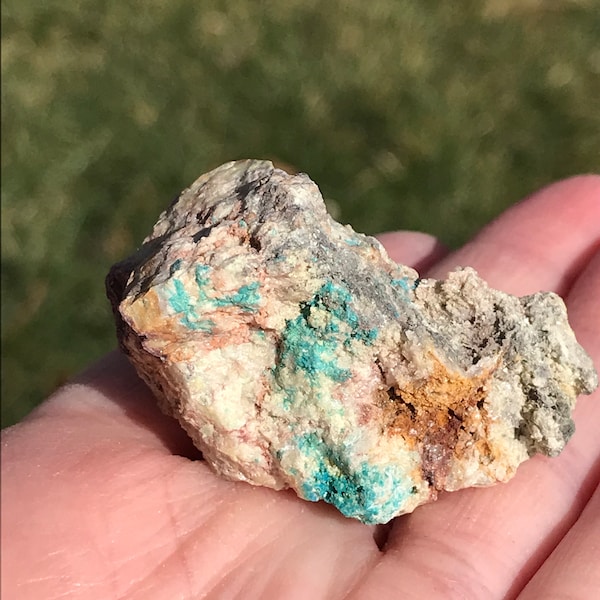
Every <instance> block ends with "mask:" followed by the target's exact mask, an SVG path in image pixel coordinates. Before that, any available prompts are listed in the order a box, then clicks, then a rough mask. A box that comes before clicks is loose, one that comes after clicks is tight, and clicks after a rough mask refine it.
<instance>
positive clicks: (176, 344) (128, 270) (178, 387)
mask: <svg viewBox="0 0 600 600" xmlns="http://www.w3.org/2000/svg"><path fill="white" fill-rule="evenodd" d="M107 290H108V295H109V297H110V299H111V302H112V304H113V308H114V312H115V317H116V321H117V328H118V336H119V340H120V344H121V347H122V349H123V350H124V351H125V352H126V353H127V354H128V355H129V358H130V360H131V361H132V363H133V364H134V366H135V368H136V369H137V371H138V373H139V374H140V376H141V377H142V378H143V379H144V380H145V381H146V382H147V383H148V385H149V386H150V387H151V388H152V390H153V391H154V393H155V395H156V396H157V398H158V400H159V402H160V404H161V406H162V408H163V410H164V411H166V412H167V413H168V414H170V415H173V416H174V417H176V418H177V419H179V422H180V423H181V425H182V426H183V428H184V429H185V430H186V431H187V433H188V434H189V435H190V436H191V437H192V439H193V441H194V442H195V444H196V445H197V446H198V448H200V450H201V451H202V454H203V456H204V458H205V460H206V461H207V462H208V463H209V464H210V465H211V466H212V468H213V469H214V470H215V471H216V472H217V473H219V474H221V475H222V476H224V477H226V478H228V479H233V480H241V481H246V482H249V483H252V484H255V485H262V486H268V487H271V488H275V489H282V488H293V489H294V490H295V491H296V493H297V494H298V496H300V497H301V498H304V499H306V500H312V501H316V500H324V501H326V502H329V503H331V504H333V505H335V506H336V507H337V508H338V509H339V510H340V511H341V512H342V513H343V514H344V515H346V516H349V517H355V518H357V519H360V520H361V521H363V522H365V523H384V522H387V521H389V520H390V519H391V518H392V517H395V516H396V515H399V514H402V513H406V512H409V511H412V510H413V509H414V508H415V507H417V506H418V505H420V504H423V503H425V502H428V501H430V500H433V499H435V498H436V496H437V493H438V491H440V490H457V489H460V488H464V487H467V486H481V485H489V484H492V483H495V482H498V481H506V480H507V479H509V478H510V477H511V476H512V475H513V474H514V472H515V470H516V468H517V466H518V465H519V464H520V463H521V462H523V461H524V460H526V459H527V458H528V457H530V456H532V455H534V454H536V453H543V454H547V455H550V456H553V455H556V454H558V453H559V452H560V451H561V450H562V449H563V447H564V445H565V443H566V441H567V440H568V438H569V437H570V436H571V434H572V433H573V422H572V420H571V416H570V413H571V410H572V409H573V406H574V403H575V399H576V396H577V395H578V394H579V393H581V392H588V393H589V392H591V391H592V390H593V389H594V388H595V386H596V385H597V375H596V373H595V371H594V368H593V365H592V362H591V360H590V359H589V357H588V356H587V355H586V354H585V352H584V351H583V350H582V348H581V347H580V346H579V345H578V344H577V342H576V340H575V337H574V335H573V332H572V331H571V329H570V328H569V325H568V322H567V315H566V310H565V306H564V304H563V302H562V301H561V299H560V298H559V297H558V296H556V295H554V294H552V293H539V294H534V295H532V296H526V297H524V298H516V297H514V296H509V295H507V294H504V293H502V292H499V291H495V290H493V289H490V288H489V287H488V286H487V285H486V284H485V282H484V281H482V280H481V279H480V278H479V277H478V276H477V274H476V273H475V271H473V270H472V269H470V268H465V269H458V270H456V271H454V272H452V273H451V274H450V275H449V277H448V279H447V280H445V281H435V280H431V279H420V278H419V276H418V274H417V273H416V272H415V271H414V270H413V269H411V268H409V267H406V266H403V265H397V264H395V263H393V262H392V261H391V260H390V259H389V258H388V257H387V255H386V253H385V251H384V249H383V248H382V246H381V245H380V244H379V242H377V241H376V240H375V239H373V238H371V237H367V236H364V235H361V234H359V233H355V232H354V231H353V230H352V229H351V228H350V227H349V226H342V225H340V224H339V223H337V222H335V221H333V220H332V219H331V218H330V217H329V215H328V214H327V212H326V209H325V205H324V203H323V200H322V198H321V195H320V193H319V190H318V188H317V187H316V185H315V184H314V183H312V182H311V180H310V179H309V178H308V177H307V176H306V175H297V176H292V175H288V174H287V173H285V172H283V171H281V170H278V169H275V168H274V167H273V165H272V164H271V163H269V162H266V161H252V160H250V161H240V162H232V163H228V164H225V165H223V166H221V167H219V168H217V169H215V170H214V171H212V172H210V173H208V174H206V175H203V176H202V177H200V178H199V179H198V180H197V181H196V182H195V183H194V184H192V186H191V187H190V188H189V189H187V190H185V191H184V192H183V193H182V194H181V195H180V196H179V198H177V199H176V200H175V201H174V202H173V203H172V204H171V206H170V207H169V208H168V209H167V210H166V211H165V212H164V213H163V214H162V215H161V216H160V219H159V221H158V223H157V224H156V225H155V227H154V230H153V231H152V233H151V235H150V236H149V237H148V238H147V239H146V240H145V242H144V244H143V245H142V247H141V248H140V249H139V250H138V251H137V253H135V254H134V255H133V256H131V257H130V258H129V259H127V260H125V261H124V262H122V263H119V264H117V265H115V266H114V267H113V269H112V270H111V272H110V274H109V276H108V278H107Z"/></svg>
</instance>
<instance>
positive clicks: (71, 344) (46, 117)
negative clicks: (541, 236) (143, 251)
mask: <svg viewBox="0 0 600 600" xmlns="http://www.w3.org/2000/svg"><path fill="white" fill-rule="evenodd" d="M599 31H600V11H599V10H598V5H597V3H596V0H589V1H585V0H579V1H575V0H570V1H567V0H555V1H553V2H545V1H544V0H480V1H477V2H471V1H465V2H461V3H450V2H443V3H442V2H440V3H434V2H421V1H417V0H370V1H369V2H365V1H364V0H345V1H342V0H329V1H328V2H318V1H317V0H286V2H280V1H276V0H264V1H263V2H260V3H259V2H250V1H244V0H230V1H229V2H227V3H225V2H222V1H217V0H202V1H201V2H197V1H191V0H189V1H188V0H169V1H167V0H132V1H131V2H127V3H124V2H118V1H116V0H93V1H92V0H62V1H61V2H59V1H57V0H50V1H47V2H44V3H40V2H34V1H33V0H5V1H4V2H3V3H2V71H3V86H2V353H3V361H2V422H3V425H8V424H11V423H13V422H15V421H16V420H18V419H19V418H21V417H22V416H23V415H24V414H26V413H27V412H28V411H29V410H30V409H31V408H32V407H33V406H35V405H36V404H37V403H38V402H39V401H40V400H41V399H42V398H43V397H44V396H45V395H47V394H48V393H49V392H51V391H52V390H53V389H55V387H56V386H57V385H59V384H60V383H61V382H63V381H64V380H65V379H66V378H68V377H69V376H70V375H71V374H73V373H74V372H75V371H76V370H78V369H80V368H81V367H83V366H84V365H85V364H86V363H88V362H89V361H91V360H92V359H94V358H96V357H99V356H100V355H101V354H102V353H104V352H105V351H107V350H108V349H110V348H112V347H113V346H114V344H115V342H114V333H113V328H112V320H111V316H110V313H109V308H108V304H107V302H106V301H105V298H104V290H103V279H104V275H105V273H106V272H107V270H108V268H109V266H110V265H111V264H112V263H113V262H115V261H117V260H119V259H120V258H122V257H124V256H125V255H127V254H128V253H129V252H130V251H131V250H132V249H133V248H134V247H135V246H136V245H137V244H138V243H139V242H140V241H141V239H142V238H143V237H144V235H145V234H146V233H147V232H148V231H149V229H150V227H151V226H152V224H153V223H154V221H155V220H156V217H157V216H158V213H159V212H160V211H161V210H162V209H163V208H164V207H165V206H166V205H167V203H168V202H169V201H170V199H171V198H172V197H173V196H174V195H175V194H176V193H177V192H178V191H180V190H181V189H182V188H183V187H185V186H186V185H188V184H189V183H191V182H192V181H193V180H194V179H195V178H196V177H197V176H198V175H200V174H201V173H202V172H204V171H206V170H208V169H210V168H212V167H214V166H217V165H218V164H220V163H222V162H225V161H227V160H231V159H234V158H242V157H257V158H258V157H261V158H271V159H274V160H276V161H278V162H279V163H282V164H287V165H291V166H293V167H294V168H296V169H298V170H302V171H305V172H307V173H309V174H310V175H311V177H312V178H313V179H314V180H315V181H316V182H317V183H318V184H319V185H320V187H321V189H322V190H323V193H324V195H325V197H326V198H328V199H329V200H330V201H331V203H332V204H334V205H335V206H336V207H337V210H338V211H339V215H338V216H339V218H340V220H342V221H345V222H350V223H352V224H353V225H354V226H355V228H356V229H358V230H362V231H366V232H369V233H375V232H377V231H381V230H389V229H395V228H407V229H418V230H422V231H427V232H430V233H433V234H435V235H437V236H439V237H440V238H441V239H442V240H443V241H444V242H445V243H446V244H449V245H450V246H456V245H458V244H460V243H461V242H463V241H464V240H465V239H466V238H467V237H468V236H469V235H470V234H471V233H472V232H473V231H474V230H475V229H477V228H478V227H479V226H481V225H482V224H483V223H485V222H486V221H488V220H490V219H491V218H493V217H494V216H495V215H497V214H498V213H499V212H501V210H502V209H503V208H505V207H506V206H508V205H509V204H511V203H513V202H514V201H516V200H517V199H519V198H521V197H522V196H524V195H525V194H527V193H529V192H531V191H533V190H534V189H536V188H538V187H539V186H541V185H543V184H546V183H549V182H550V181H552V180H555V179H557V178H560V177H564V176H568V175H571V174H574V173H578V172H582V171H593V170H597V169H598V166H599V161H598V156H599V154H598V150H599V141H600V139H599V135H600V110H599V109H600V103H599V101H598V98H600V83H599V82H600V45H599V42H598V32H599Z"/></svg>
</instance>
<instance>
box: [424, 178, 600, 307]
mask: <svg viewBox="0 0 600 600" xmlns="http://www.w3.org/2000/svg"><path fill="white" fill-rule="evenodd" d="M599 244H600V176H597V175H587V176H581V177H574V178H572V179H567V180H565V181H562V182H559V183H556V184H554V185H551V186H549V187H547V188H545V189H543V190H541V191H539V192H537V193H536V194H534V195H533V196H531V197H529V198H528V199H526V200H524V201H523V202H521V203H519V204H516V205H515V206H513V207H512V208H510V209H509V210H508V211H506V212H505V213H504V214H503V215H501V217H499V218H498V219H496V220H495V221H493V222H492V223H491V224H490V225H488V226H487V227H485V228H484V229H483V230H482V231H481V232H480V233H479V234H478V235H476V236H475V237H474V238H473V240H471V241H470V242H469V243H467V244H466V245H465V246H463V247H462V248H461V249H460V250H458V251H457V252H454V253H452V254H450V255H449V256H447V257H446V258H445V259H444V260H442V261H441V262H440V263H438V264H437V265H435V267H434V268H433V269H432V270H431V271H430V273H429V275H430V276H431V277H437V278H441V277H445V276H446V273H447V272H448V271H449V270H451V269H453V268H454V267H456V266H467V265H468V266H472V267H474V268H475V269H477V270H478V271H480V272H481V273H483V274H484V275H485V279H486V280H487V281H488V283H489V284H490V285H491V286H492V287H495V288H498V289H501V290H504V291H506V292H510V293H512V294H519V295H523V294H529V293H532V292H536V291H538V290H554V291H556V292H558V293H559V294H561V295H562V294H564V293H565V292H566V291H567V290H568V288H569V286H570V284H571V282H572V281H573V279H574V278H575V277H576V275H577V273H578V272H579V271H580V270H581V269H582V268H583V266H584V265H585V263H586V262H587V261H588V260H589V258H590V256H591V255H592V254H593V253H594V251H595V250H596V249H597V248H598V246H599Z"/></svg>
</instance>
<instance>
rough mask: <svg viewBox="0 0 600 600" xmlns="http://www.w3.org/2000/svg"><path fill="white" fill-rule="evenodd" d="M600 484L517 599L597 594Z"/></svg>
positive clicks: (577, 598)
mask: <svg viewBox="0 0 600 600" xmlns="http://www.w3.org/2000/svg"><path fill="white" fill-rule="evenodd" d="M599 540H600V487H598V488H597V489H596V492H595V494H594V496H593V497H592V499H591V500H590V502H589V504H588V505H587V506H586V508H585V510H584V511H583V513H582V514H581V516H580V517H579V519H578V520H577V522H576V523H575V525H574V526H573V528H572V529H571V530H570V531H569V533H568V534H567V535H566V536H565V537H564V539H563V540H562V541H561V542H560V544H559V545H558V546H557V547H556V548H555V549H554V552H552V554H551V555H550V557H549V558H548V560H547V561H546V562H545V563H544V565H543V566H542V568H541V569H540V570H539V571H538V572H537V573H536V574H535V575H534V576H533V578H532V579H531V581H529V583H528V584H527V585H526V587H525V589H524V590H523V592H522V593H521V594H520V595H519V597H518V600H537V599H538V598H571V599H572V600H588V599H589V598H596V597H597V595H598V590H600V568H598V567H599V564H600V560H599V559H600V548H599V546H598V541H599Z"/></svg>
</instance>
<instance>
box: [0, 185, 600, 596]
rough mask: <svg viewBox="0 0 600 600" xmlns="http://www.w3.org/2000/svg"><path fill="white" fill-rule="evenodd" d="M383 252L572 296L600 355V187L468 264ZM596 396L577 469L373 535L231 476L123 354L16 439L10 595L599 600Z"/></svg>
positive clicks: (409, 247) (549, 200)
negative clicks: (223, 475)
mask: <svg viewBox="0 0 600 600" xmlns="http://www.w3.org/2000/svg"><path fill="white" fill-rule="evenodd" d="M381 240H382V241H383V243H384V244H385V245H386V246H387V248H388V251H389V254H390V256H391V257H392V258H394V259H395V260H398V261H401V262H405V263H408V264H413V265H415V266H416V267H417V268H418V269H419V270H420V271H421V272H422V274H425V275H431V276H437V277H440V276H444V275H445V273H446V272H447V271H448V270H449V269H451V268H452V267H454V266H456V265H472V266H474V267H475V268H476V269H478V271H479V272H480V274H481V275H482V276H483V277H484V278H486V279H487V280H488V281H489V282H490V284H491V285H492V286H494V287H497V288H499V289H502V290H504V291H507V292H511V293H515V294H520V295H522V294H526V293H530V292H534V291H537V290H539V289H545V290H550V289H552V290H555V291H557V292H558V293H559V294H561V295H562V296H563V297H564V298H565V299H566V302H567V306H568V309H569V315H570V321H571V324H572V326H573V328H574V329H575V331H576V333H577V336H578V339H579V341H580V343H581V344H582V345H583V346H584V347H585V348H586V349H587V350H588V352H590V353H591V354H592V356H593V358H594V360H595V361H596V364H597V365H598V364H599V363H600V301H599V298H600V177H593V176H590V177H579V178H575V179H571V180H568V181H565V182H562V183H559V184H556V185H554V186H551V187H549V188H546V189H545V190H543V191H541V192H539V193H538V194H536V195H535V196H533V197H531V198H529V199H527V200H526V201H524V202H522V203H521V204H518V205H516V206H515V207H513V208H512V209H510V210H509V211H507V212H506V213H505V214H504V215H502V216H501V217H500V218H499V219H497V220H496V221H495V222H494V223H492V224H491V225H489V226H488V227H487V228H485V229H484V230H483V231H482V232H480V233H479V234H478V235H477V236H476V237H475V238H474V239H473V240H472V241H471V242H469V243H468V244H467V245H466V246H465V247H463V248H462V249H461V250H459V251H457V252H455V253H453V254H450V255H448V256H444V252H443V250H441V248H440V246H439V245H438V244H437V243H436V242H435V240H433V239H432V238H431V237H429V236H426V235H424V234H415V233H409V232H401V233H395V234H385V235H383V236H381ZM595 396H596V398H594V397H589V398H581V399H580V400H579V403H578V406H577V409H576V411H575V420H576V424H577V433H576V435H575V437H574V438H573V439H572V440H571V441H570V442H569V444H568V446H567V448H566V450H565V451H564V452H563V454H562V455H561V456H560V457H558V458H555V459H547V458H544V457H536V458H534V459H532V460H531V461H529V462H527V463H526V464H524V465H523V466H522V467H521V468H520V469H519V472H518V474H517V476H516V477H515V478H514V479H513V480H512V481H511V482H509V483H508V484H505V485H499V486H495V487H493V488H485V489H469V490H463V491H461V492H456V493H452V494H442V495H441V497H440V499H439V501H438V502H436V503H434V504H430V505H427V506H423V507H421V508H419V509H417V511H416V512H415V513H413V514H412V515H406V516H403V517H399V518H397V519H395V520H393V521H392V523H391V524H390V525H389V526H386V527H369V526H366V525H362V524H361V523H359V522H357V521H353V520H349V519H345V518H344V517H342V516H341V515H340V514H339V513H337V512H336V511H335V510H334V509H333V508H331V507H330V506H328V505H325V504H323V503H315V504H313V503H309V502H304V501H301V500H299V499H298V498H297V497H296V496H295V495H294V494H293V493H292V492H274V491H272V490H268V489H262V488H254V487H252V486H250V485H247V484H244V483H231V482H227V481H223V480H221V479H219V478H217V477H216V476H215V475H213V474H212V472H211V471H210V470H209V468H208V467H207V466H206V464H205V463H204V462H202V461H201V460H191V459H195V458H199V455H198V453H197V451H195V450H194V448H193V447H192V446H191V443H190V442H189V441H188V439H187V437H186V436H185V434H184V433H183V432H182V430H180V428H179V426H178V425H177V424H176V423H175V422H174V421H173V420H171V419H169V418H167V417H165V416H163V415H162V414H161V413H160V412H159V411H158V409H157V408H156V406H155V402H154V400H153V398H152V395H151V393H150V392H149V391H148V389H147V388H146V387H145V385H144V384H143V383H142V382H141V381H140V380H139V379H138V378H137V377H136V375H135V373H134V372H133V370H132V369H131V367H129V365H128V364H127V361H126V360H125V359H124V358H123V357H122V356H120V355H119V354H117V353H113V354H111V355H109V356H108V357H106V358H105V359H103V360H102V361H101V362H100V363H98V364H96V365H94V366H93V367H92V368H91V369H89V370H88V371H87V372H86V373H84V374H82V375H81V376H80V377H79V378H78V379H77V380H76V381H75V382H73V383H70V384H68V385H66V386H65V387H63V388H62V389H61V390H59V391H58V392H57V393H56V394H55V395H54V396H52V397H51V398H50V399H48V400H47V401H46V402H45V403H44V404H42V405H41V406H40V407H39V408H38V409H37V410H36V411H34V412H33V413H32V414H31V415H30V416H29V417H28V418H27V419H26V420H25V421H23V422H22V423H20V424H18V425H16V426H14V427H12V428H10V429H7V430H4V431H3V432H2V549H3V550H2V565H1V566H2V598H4V599H5V600H13V599H14V600H17V599H19V600H21V599H24V600H25V599H30V598H31V599H36V600H37V599H54V598H61V599H69V598H86V599H87V598H89V599H95V598H98V599H103V600H104V599H110V598H128V599H129V598H131V599H138V598H139V599H143V600H153V599H155V598H161V599H162V598H165V599H175V598H181V599H188V598H215V599H219V600H221V599H227V598H241V599H244V600H251V599H254V598H261V599H262V598H265V599H269V598H275V599H284V600H287V599H304V598H306V599H311V600H313V599H315V600H316V599H332V600H335V599H338V598H378V599H387V598H401V599H404V598H407V599H408V598H423V599H437V598H441V599H453V598H469V599H470V598H473V599H485V600H489V599H494V598H499V599H500V598H502V599H504V598H515V597H517V596H518V597H519V598H523V599H529V598H532V599H533V598H535V599H538V598H545V599H546V598H551V597H556V598H558V597H561V598H563V597H567V596H568V597H569V598H586V599H591V598H597V597H599V596H598V595H597V594H598V593H600V592H599V590H600V568H599V565H600V489H599V488H598V483H599V479H600V435H598V429H599V427H600V402H598V399H599V398H598V393H596V394H595Z"/></svg>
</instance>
